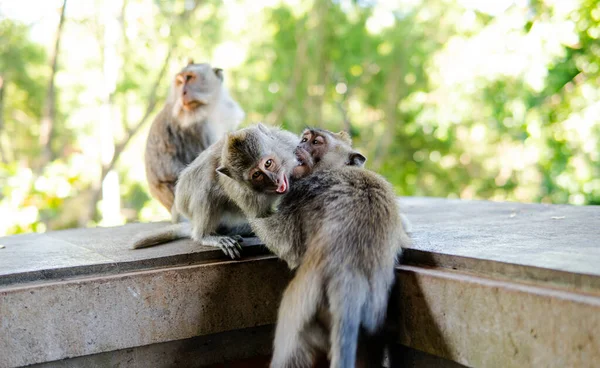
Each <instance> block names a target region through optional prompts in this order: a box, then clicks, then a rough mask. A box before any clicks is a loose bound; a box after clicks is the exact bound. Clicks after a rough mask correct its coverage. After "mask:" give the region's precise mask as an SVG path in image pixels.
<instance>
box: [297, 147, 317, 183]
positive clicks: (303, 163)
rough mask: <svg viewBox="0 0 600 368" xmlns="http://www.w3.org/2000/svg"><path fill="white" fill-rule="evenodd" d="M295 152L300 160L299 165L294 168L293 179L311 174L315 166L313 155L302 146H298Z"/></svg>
mask: <svg viewBox="0 0 600 368" xmlns="http://www.w3.org/2000/svg"><path fill="white" fill-rule="evenodd" d="M294 154H295V155H296V159H297V160H298V166H296V167H294V169H293V170H292V179H300V178H303V177H305V176H308V175H310V174H311V173H312V169H313V166H314V162H313V159H312V157H311V155H310V154H309V153H308V152H307V151H306V150H305V149H304V148H302V147H296V149H295V150H294Z"/></svg>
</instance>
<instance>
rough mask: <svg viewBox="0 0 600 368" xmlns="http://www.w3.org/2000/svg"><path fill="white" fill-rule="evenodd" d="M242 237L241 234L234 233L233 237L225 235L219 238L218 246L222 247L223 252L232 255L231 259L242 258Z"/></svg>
mask: <svg viewBox="0 0 600 368" xmlns="http://www.w3.org/2000/svg"><path fill="white" fill-rule="evenodd" d="M241 241H242V237H241V236H239V235H233V236H231V237H229V236H224V237H222V238H221V239H219V242H218V245H217V246H218V247H219V248H221V250H222V251H223V253H225V254H226V255H228V256H229V257H231V259H236V258H241V257H242V254H241V251H242V245H241V244H240V242H241Z"/></svg>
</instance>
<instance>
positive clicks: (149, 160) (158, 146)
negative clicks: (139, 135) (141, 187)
mask: <svg viewBox="0 0 600 368" xmlns="http://www.w3.org/2000/svg"><path fill="white" fill-rule="evenodd" d="M205 129H206V128H205V127H204V124H203V122H199V123H198V124H193V125H191V126H189V127H186V128H182V127H181V126H179V124H178V123H177V121H175V119H174V118H173V116H172V115H171V105H169V104H167V105H166V106H165V107H164V108H163V110H162V111H161V112H160V113H159V114H158V115H157V117H156V118H155V119H154V121H153V122H152V126H151V127H150V131H149V133H148V138H147V140H146V150H145V155H144V161H145V165H146V178H147V180H148V185H149V188H150V192H151V194H152V195H153V196H154V197H156V198H157V199H158V200H159V201H160V202H161V203H162V204H163V205H164V206H165V207H167V209H169V210H170V209H171V205H172V201H173V198H172V196H173V195H174V187H175V183H176V181H177V178H178V176H179V174H180V173H181V171H182V170H183V169H184V168H185V167H186V166H187V165H188V164H190V163H191V162H192V161H193V160H194V159H195V158H196V157H197V156H198V154H200V153H201V152H202V151H204V150H205V149H206V148H208V147H209V146H210V145H211V144H212V143H213V142H212V138H211V137H212V134H206V132H204V130H205ZM169 192H170V193H169ZM169 194H170V196H169Z"/></svg>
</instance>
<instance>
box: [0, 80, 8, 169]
mask: <svg viewBox="0 0 600 368" xmlns="http://www.w3.org/2000/svg"><path fill="white" fill-rule="evenodd" d="M4 82H5V80H4V78H3V77H2V76H1V75H0V160H1V161H2V163H4V164H5V163H6V162H7V160H6V154H5V153H4V146H3V145H2V132H3V131H4V87H5V86H4V84H5V83H4Z"/></svg>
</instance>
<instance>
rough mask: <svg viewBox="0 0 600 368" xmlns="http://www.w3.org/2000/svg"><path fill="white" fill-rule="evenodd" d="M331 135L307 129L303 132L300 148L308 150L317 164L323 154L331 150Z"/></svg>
mask: <svg viewBox="0 0 600 368" xmlns="http://www.w3.org/2000/svg"><path fill="white" fill-rule="evenodd" d="M328 138H329V137H328V136H327V134H324V133H323V132H321V131H318V130H313V129H306V130H305V131H304V132H303V133H302V139H301V140H300V144H299V145H298V148H299V150H300V152H301V150H304V151H305V152H308V154H309V155H310V157H311V158H312V160H313V161H314V163H315V164H317V163H319V161H321V159H322V158H323V156H324V155H325V154H326V153H327V151H329V139H328Z"/></svg>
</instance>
